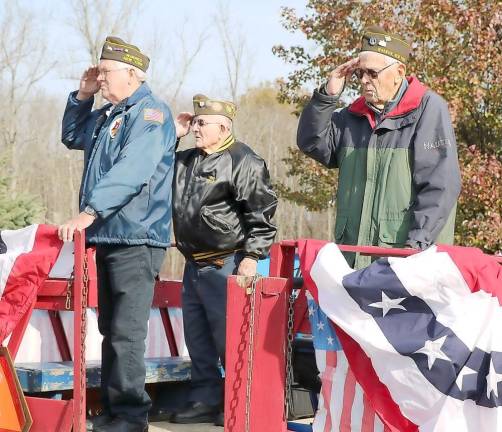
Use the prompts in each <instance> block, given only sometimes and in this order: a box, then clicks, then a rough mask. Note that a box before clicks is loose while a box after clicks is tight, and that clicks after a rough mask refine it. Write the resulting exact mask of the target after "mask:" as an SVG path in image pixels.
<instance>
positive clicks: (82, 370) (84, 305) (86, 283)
mask: <svg viewBox="0 0 502 432" xmlns="http://www.w3.org/2000/svg"><path fill="white" fill-rule="evenodd" d="M88 292H89V266H88V262H87V251H84V274H83V284H82V312H81V321H82V325H81V328H80V407H81V409H83V410H84V411H85V410H86V407H85V382H86V379H85V372H86V368H85V338H86V336H87V295H88ZM79 414H80V413H79ZM79 417H80V416H79Z"/></svg>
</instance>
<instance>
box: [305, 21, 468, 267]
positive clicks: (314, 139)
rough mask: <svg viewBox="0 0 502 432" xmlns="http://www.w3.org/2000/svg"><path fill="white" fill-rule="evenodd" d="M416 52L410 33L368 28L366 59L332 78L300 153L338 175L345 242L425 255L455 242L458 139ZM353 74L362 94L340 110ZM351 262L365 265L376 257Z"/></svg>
mask: <svg viewBox="0 0 502 432" xmlns="http://www.w3.org/2000/svg"><path fill="white" fill-rule="evenodd" d="M409 53H410V45H409V44H408V43H407V42H405V41H404V40H402V38H401V37H399V36H397V35H394V34H391V33H388V32H386V31H385V30H384V29H383V28H380V27H376V26H374V27H370V28H368V29H367V31H366V32H365V33H364V36H363V39H362V48H361V52H360V53H359V55H358V57H356V58H354V59H352V60H350V61H348V62H346V63H344V64H342V65H341V66H338V67H337V68H336V69H335V70H334V71H333V72H332V73H331V75H330V78H329V80H328V82H327V83H326V84H325V85H324V86H323V87H322V88H321V89H319V90H316V91H314V95H313V97H312V99H311V100H310V102H309V104H308V105H307V106H306V108H305V109H304V111H303V113H302V115H301V118H300V123H299V127H298V147H299V148H300V149H301V150H302V151H303V152H304V153H305V154H307V155H308V156H310V157H312V158H314V159H316V160H317V161H319V162H321V163H322V164H323V165H325V166H327V167H328V168H335V167H337V168H338V169H339V180H338V192H337V201H336V225H335V239H336V242H337V243H344V244H350V245H378V246H388V247H403V246H411V247H413V248H419V249H424V248H426V247H428V246H429V245H431V244H432V243H434V242H441V243H451V242H452V241H453V229H454V222H455V208H456V200H457V198H458V195H459V192H460V172H459V167H458V158H457V149H456V142H455V135H454V132H453V127H452V124H451V120H450V115H449V113H448V107H447V104H446V102H445V101H444V100H443V99H442V98H441V97H440V96H439V95H437V94H436V93H434V92H433V91H432V90H430V89H428V88H427V87H425V86H424V85H423V84H421V83H420V82H419V81H418V79H417V78H415V77H408V78H407V77H406V75H405V74H406V61H407V59H408V56H409ZM352 75H354V76H355V77H356V78H357V79H358V80H359V82H360V85H361V92H362V96H361V97H359V98H358V99H357V100H356V101H355V102H354V103H352V104H351V105H350V106H348V107H346V108H343V109H341V110H336V107H337V104H338V102H339V98H340V95H341V94H342V91H343V89H344V85H345V80H346V79H349V78H350V77H351V76H352ZM347 258H348V260H349V262H350V263H351V264H355V266H356V267H357V268H360V267H362V266H365V265H367V264H368V263H369V259H370V258H369V257H364V256H359V255H358V256H354V255H353V254H351V255H349V256H347Z"/></svg>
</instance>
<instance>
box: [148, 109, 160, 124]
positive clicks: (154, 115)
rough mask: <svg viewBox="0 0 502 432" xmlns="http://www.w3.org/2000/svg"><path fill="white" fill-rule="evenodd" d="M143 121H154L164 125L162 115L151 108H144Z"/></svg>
mask: <svg viewBox="0 0 502 432" xmlns="http://www.w3.org/2000/svg"><path fill="white" fill-rule="evenodd" d="M143 119H144V120H146V121H155V122H158V123H161V124H162V123H164V113H163V112H162V111H159V110H156V109H153V108H145V109H144V111H143Z"/></svg>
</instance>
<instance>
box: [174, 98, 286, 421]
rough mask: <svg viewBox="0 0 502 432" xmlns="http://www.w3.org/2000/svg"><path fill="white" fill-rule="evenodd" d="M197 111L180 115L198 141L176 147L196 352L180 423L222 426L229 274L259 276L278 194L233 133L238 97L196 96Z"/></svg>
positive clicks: (177, 226) (188, 312) (186, 306)
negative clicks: (182, 148)
mask: <svg viewBox="0 0 502 432" xmlns="http://www.w3.org/2000/svg"><path fill="white" fill-rule="evenodd" d="M193 105H194V110H195V115H192V114H190V113H182V114H180V115H179V116H178V118H177V125H176V126H177V135H178V137H182V136H184V135H186V134H187V133H188V132H189V130H190V129H191V130H192V132H193V134H194V136H195V148H191V149H189V150H185V151H179V152H177V153H176V168H175V176H174V181H173V191H174V192H173V207H174V212H173V222H174V234H175V237H176V244H177V247H178V249H179V250H180V251H181V253H183V255H184V256H185V258H186V264H185V270H184V274H183V297H182V298H183V326H184V331H185V340H186V343H187V347H188V352H189V354H190V357H191V359H192V376H191V393H190V396H189V401H190V402H191V403H190V405H189V406H188V407H187V408H186V409H185V410H184V411H182V412H180V413H178V414H176V415H175V416H174V418H173V421H174V422H176V423H201V422H213V421H214V422H215V424H217V425H220V426H223V415H222V412H221V404H222V402H223V391H222V390H223V389H222V379H221V374H220V370H219V367H218V359H219V358H220V359H221V361H222V363H224V359H225V328H226V321H225V315H226V300H227V276H228V275H231V274H237V275H242V276H254V275H255V274H256V266H257V260H258V259H259V258H263V257H264V256H266V255H267V253H268V250H269V248H270V246H271V245H272V242H273V241H274V237H275V234H276V228H275V226H274V225H273V224H272V222H271V219H272V217H273V215H274V213H275V209H276V206H277V198H276V195H275V193H274V191H273V190H272V187H271V185H270V178H269V173H268V169H267V167H266V165H265V162H264V160H263V159H262V158H261V157H259V156H258V155H257V154H256V153H255V152H254V151H253V150H251V149H250V148H249V147H248V146H247V145H246V144H244V143H242V142H240V141H238V140H236V139H235V138H234V136H233V134H232V120H233V118H234V116H235V112H236V107H235V105H234V104H233V103H231V102H227V101H219V100H214V99H210V98H208V97H206V96H204V95H196V96H194V98H193Z"/></svg>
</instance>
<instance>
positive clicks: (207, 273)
mask: <svg viewBox="0 0 502 432" xmlns="http://www.w3.org/2000/svg"><path fill="white" fill-rule="evenodd" d="M241 260H242V256H241V254H235V255H231V256H228V257H227V258H225V260H224V265H223V267H221V268H219V267H216V266H214V265H208V266H204V267H200V266H198V265H197V264H196V263H195V262H193V261H190V260H188V261H187V262H186V264H185V271H184V274H183V295H182V299H183V328H184V332H185V341H186V344H187V348H188V353H189V354H190V358H191V360H192V376H191V392H190V396H189V401H192V402H203V403H205V404H207V405H220V404H222V402H223V380H222V377H221V373H220V369H219V367H218V359H221V362H222V364H224V362H225V338H226V333H225V332H226V305H227V276H229V275H231V274H235V273H236V272H237V268H238V265H239V263H240V261H241Z"/></svg>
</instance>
